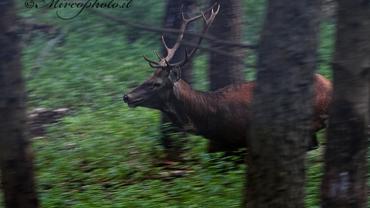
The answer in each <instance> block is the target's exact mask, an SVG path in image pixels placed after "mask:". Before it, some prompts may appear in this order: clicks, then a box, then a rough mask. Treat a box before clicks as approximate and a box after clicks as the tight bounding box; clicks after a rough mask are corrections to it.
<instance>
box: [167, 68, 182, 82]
mask: <svg viewBox="0 0 370 208" xmlns="http://www.w3.org/2000/svg"><path fill="white" fill-rule="evenodd" d="M168 78H169V79H170V80H171V82H172V83H174V82H177V81H179V80H180V79H181V70H180V67H176V68H174V69H171V70H170V74H169V75H168Z"/></svg>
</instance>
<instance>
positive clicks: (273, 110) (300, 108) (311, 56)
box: [244, 0, 319, 208]
mask: <svg viewBox="0 0 370 208" xmlns="http://www.w3.org/2000/svg"><path fill="white" fill-rule="evenodd" d="M318 10H319V0H301V1H290V0H280V1H276V0H270V1H268V8H267V17H266V20H265V24H264V27H263V31H262V36H261V41H260V44H259V51H258V52H259V54H258V61H257V81H256V88H255V91H254V99H253V103H252V118H251V120H252V121H253V122H252V123H251V129H250V139H249V140H247V144H248V145H247V148H248V159H247V164H248V175H247V188H246V192H245V198H244V199H245V200H244V205H245V206H248V208H271V207H274V208H299V207H304V183H305V153H306V149H307V144H308V141H309V140H310V138H311V132H310V130H311V124H312V116H313V99H312V98H313V75H314V70H315V68H316V60H317V56H316V55H317V54H316V49H317V45H318V43H317V42H318V41H317V40H318V37H317V33H318V19H319V18H318Z"/></svg>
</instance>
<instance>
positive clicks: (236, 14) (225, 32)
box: [208, 0, 245, 91]
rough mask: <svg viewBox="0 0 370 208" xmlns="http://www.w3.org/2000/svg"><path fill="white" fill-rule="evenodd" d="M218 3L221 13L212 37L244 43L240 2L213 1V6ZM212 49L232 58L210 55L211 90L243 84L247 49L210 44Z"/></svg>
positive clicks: (231, 0)
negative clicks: (227, 54) (238, 83)
mask: <svg viewBox="0 0 370 208" xmlns="http://www.w3.org/2000/svg"><path fill="white" fill-rule="evenodd" d="M215 2H218V3H219V4H220V12H219V14H218V15H217V17H216V19H215V21H214V23H213V24H212V27H211V28H210V31H209V33H210V35H211V36H213V37H215V38H217V39H219V40H224V41H230V42H236V43H238V42H239V43H241V42H242V7H241V1H240V0H223V1H216V0H212V1H211V4H214V3H215ZM210 47H211V48H217V49H219V50H222V51H224V52H227V53H229V54H230V56H225V55H221V54H219V53H215V52H210V53H209V69H208V77H209V81H210V90H212V91H213V90H216V89H219V88H222V87H225V86H227V85H229V84H231V83H237V82H242V81H243V80H244V74H243V68H244V62H243V60H244V58H245V49H244V48H241V47H231V46H225V45H220V44H217V43H212V41H211V42H210Z"/></svg>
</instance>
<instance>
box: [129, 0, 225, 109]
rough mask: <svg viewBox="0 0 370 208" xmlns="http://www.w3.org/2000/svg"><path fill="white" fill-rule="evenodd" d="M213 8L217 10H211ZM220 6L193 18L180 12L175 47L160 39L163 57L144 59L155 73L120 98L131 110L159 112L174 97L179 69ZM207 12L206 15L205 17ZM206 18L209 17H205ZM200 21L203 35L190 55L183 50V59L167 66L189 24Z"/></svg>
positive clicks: (193, 52) (179, 77) (178, 78)
mask: <svg viewBox="0 0 370 208" xmlns="http://www.w3.org/2000/svg"><path fill="white" fill-rule="evenodd" d="M215 6H216V10H214V7H215ZM219 9H220V5H219V4H217V5H213V6H212V7H211V8H209V9H208V10H206V12H201V14H200V15H197V16H195V17H191V18H186V17H185V15H184V13H182V19H183V22H182V24H181V27H180V30H179V31H180V32H179V35H178V37H177V39H176V42H175V44H174V45H173V46H172V47H171V48H170V47H168V46H167V44H166V42H165V40H164V37H163V36H162V43H163V45H164V48H165V49H166V56H165V57H161V56H160V55H159V54H158V53H157V52H156V55H157V57H158V59H159V60H158V61H153V60H150V59H148V58H147V57H146V56H144V59H145V60H146V61H147V62H148V64H149V66H150V67H152V68H153V69H155V71H154V74H153V75H152V76H151V77H149V79H147V80H146V81H144V83H142V84H141V85H139V86H138V87H136V88H135V89H133V90H132V91H131V92H129V93H127V94H125V95H124V96H123V101H124V102H125V103H127V104H128V106H130V107H137V106H142V107H147V108H154V109H159V110H161V107H163V105H164V104H165V103H166V102H167V101H168V100H169V99H170V96H171V94H173V85H174V83H175V82H177V81H178V80H180V79H181V68H182V67H183V66H184V65H185V64H186V63H188V61H189V60H190V59H191V58H192V57H193V55H194V54H195V52H196V51H197V49H198V47H199V45H200V43H201V41H202V39H203V36H204V34H205V33H206V32H207V31H208V28H209V26H210V25H211V24H212V22H213V20H214V18H215V17H216V15H217V13H218V12H219ZM206 13H209V14H206ZM207 16H208V17H207ZM200 18H202V19H203V21H204V26H203V31H202V35H201V36H200V38H199V40H198V42H197V44H196V47H194V48H193V49H192V50H191V52H190V53H188V52H187V50H186V49H185V57H184V59H183V60H182V61H180V62H177V63H170V62H171V59H172V58H173V56H174V55H175V53H176V50H177V49H178V48H179V47H180V45H181V41H182V39H183V37H184V32H185V30H186V27H187V26H188V24H189V23H191V22H193V21H195V20H197V19H200Z"/></svg>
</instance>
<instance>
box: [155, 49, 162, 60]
mask: <svg viewBox="0 0 370 208" xmlns="http://www.w3.org/2000/svg"><path fill="white" fill-rule="evenodd" d="M154 53H155V55H156V56H157V57H158V59H159V60H161V59H162V57H161V56H160V55H159V53H158V51H154Z"/></svg>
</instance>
